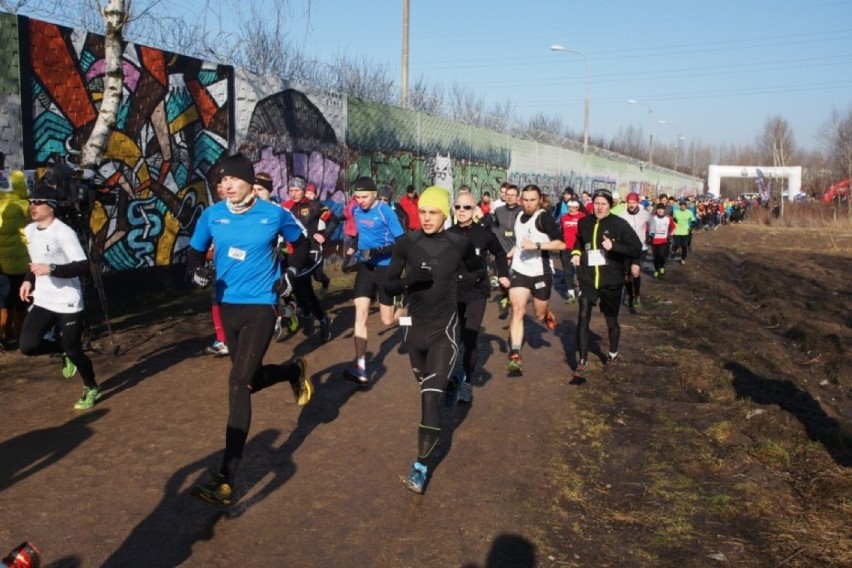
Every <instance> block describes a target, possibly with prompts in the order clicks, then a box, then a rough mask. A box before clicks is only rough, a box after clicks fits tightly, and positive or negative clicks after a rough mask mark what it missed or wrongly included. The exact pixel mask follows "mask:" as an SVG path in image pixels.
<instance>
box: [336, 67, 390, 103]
mask: <svg viewBox="0 0 852 568" xmlns="http://www.w3.org/2000/svg"><path fill="white" fill-rule="evenodd" d="M332 67H333V68H336V70H337V82H336V84H335V85H334V86H333V88H334V90H336V91H339V92H341V93H344V94H346V95H350V96H353V97H358V98H361V99H369V100H373V101H376V102H380V103H385V104H393V103H394V102H395V101H397V100H398V96H397V92H398V91H397V88H396V83H395V82H394V80H393V79H392V76H391V72H390V69H389V68H388V67H387V66H385V65H380V64H377V63H373V62H371V61H369V60H367V59H356V58H352V57H349V56H348V55H339V56H338V57H337V59H336V60H335V62H334V63H333V64H332Z"/></svg>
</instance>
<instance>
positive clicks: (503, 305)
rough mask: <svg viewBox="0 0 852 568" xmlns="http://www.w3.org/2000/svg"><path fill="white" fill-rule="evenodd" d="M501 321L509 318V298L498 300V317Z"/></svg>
mask: <svg viewBox="0 0 852 568" xmlns="http://www.w3.org/2000/svg"><path fill="white" fill-rule="evenodd" d="M498 317H499V318H500V319H501V320H504V319H506V318H507V317H509V298H500V315H499V316H498Z"/></svg>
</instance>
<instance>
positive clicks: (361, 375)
mask: <svg viewBox="0 0 852 568" xmlns="http://www.w3.org/2000/svg"><path fill="white" fill-rule="evenodd" d="M343 378H344V379H346V380H347V381H352V382H354V383H356V384H358V385H360V386H362V387H363V386H367V384H368V383H369V382H370V378H369V376H367V370H366V369H362V368H360V367H357V366H356V367H348V368H347V369H345V370H344V371H343Z"/></svg>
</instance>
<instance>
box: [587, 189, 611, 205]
mask: <svg viewBox="0 0 852 568" xmlns="http://www.w3.org/2000/svg"><path fill="white" fill-rule="evenodd" d="M597 197H603V198H604V199H606V200H607V201H609V205H610V207H612V192H611V191H610V190H608V189H606V188H605V187H602V188H600V189H596V190H595V193H594V195H592V200H594V199H595V198H597Z"/></svg>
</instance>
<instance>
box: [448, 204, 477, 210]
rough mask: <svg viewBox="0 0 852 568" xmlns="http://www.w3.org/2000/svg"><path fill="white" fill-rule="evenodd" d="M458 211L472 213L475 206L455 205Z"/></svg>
mask: <svg viewBox="0 0 852 568" xmlns="http://www.w3.org/2000/svg"><path fill="white" fill-rule="evenodd" d="M453 207H454V208H455V210H456V211H459V210H461V209H464V210H465V211H470V210H471V209H473V205H453Z"/></svg>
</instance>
